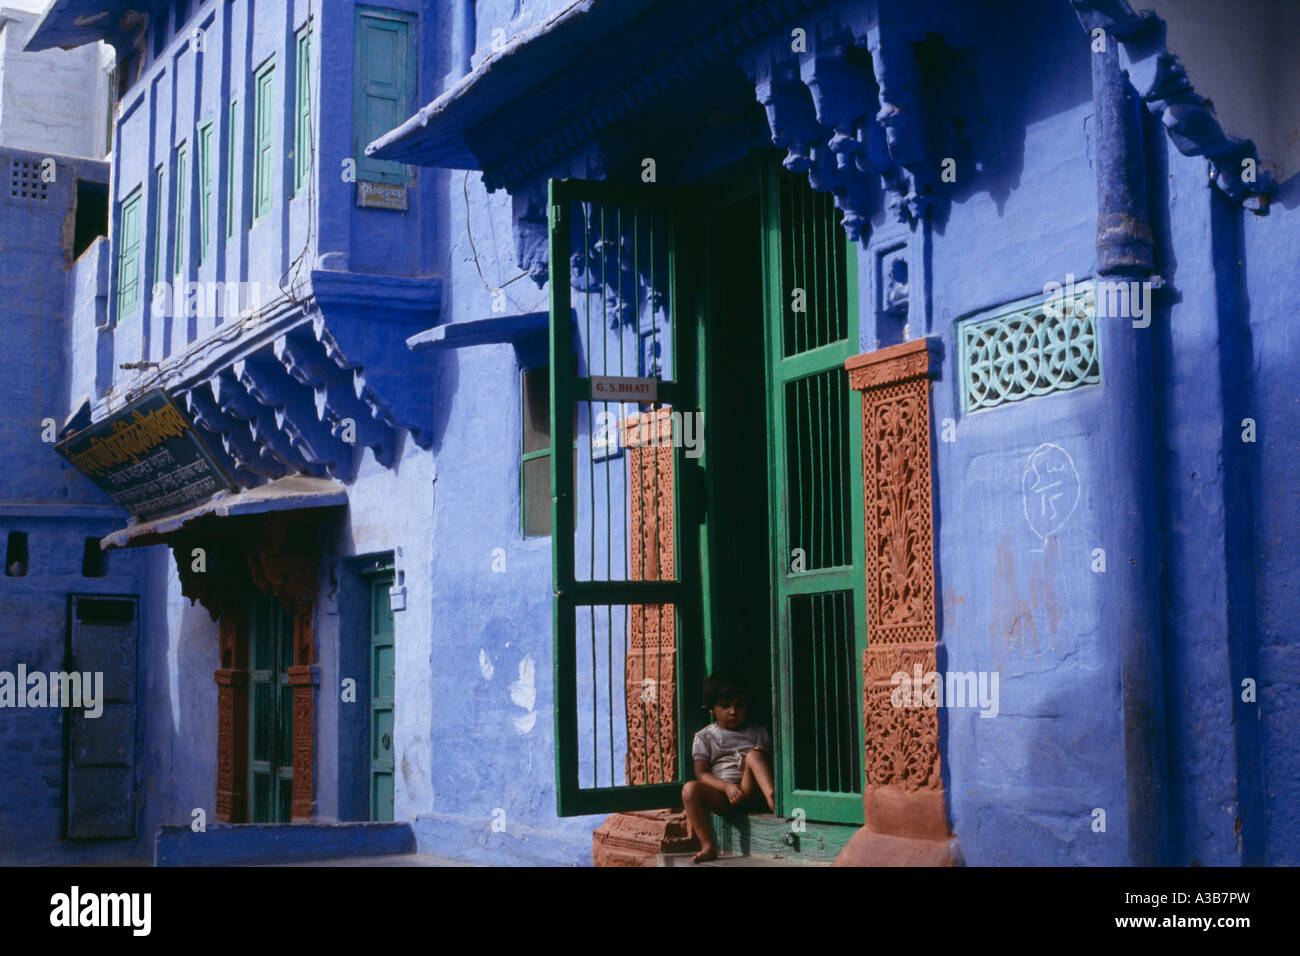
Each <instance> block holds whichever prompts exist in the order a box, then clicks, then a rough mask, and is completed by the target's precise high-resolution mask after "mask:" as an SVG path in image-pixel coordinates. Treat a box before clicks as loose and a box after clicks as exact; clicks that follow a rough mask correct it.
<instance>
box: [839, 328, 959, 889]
mask: <svg viewBox="0 0 1300 956" xmlns="http://www.w3.org/2000/svg"><path fill="white" fill-rule="evenodd" d="M931 347H932V343H931V342H930V340H927V339H918V340H914V341H911V342H904V343H902V344H899V345H894V346H890V347H889V348H885V349H881V350H879V351H876V352H870V353H868V354H865V355H858V356H854V357H853V358H851V359H849V360H848V362H846V363H845V367H846V368H847V369H848V372H849V384H850V385H851V387H852V388H854V389H855V390H857V391H860V392H862V478H863V494H864V504H865V507H864V512H863V513H864V518H865V525H866V527H865V532H866V567H867V581H866V585H867V587H866V592H867V607H866V613H867V649H866V650H865V651H864V652H863V655H862V678H863V680H862V684H863V700H862V711H863V740H864V761H865V764H866V786H865V788H864V790H863V795H862V797H863V810H864V818H865V820H866V825H865V826H864V827H863V828H862V830H860V831H858V833H856V834H855V835H854V836H853V838H852V840H850V841H849V844H848V846H846V847H845V849H844V851H843V852H842V853H841V854H840V856H839V857H838V858H837V859H836V863H837V865H850V866H851V865H859V866H861V865H889V866H897V865H900V864H912V865H945V864H952V863H955V862H956V861H957V849H956V841H955V840H953V839H952V834H951V832H950V831H949V829H948V823H947V815H946V813H945V809H944V795H943V781H942V777H941V775H940V766H939V724H938V712H937V711H936V710H935V708H933V707H924V706H901V707H900V706H895V705H894V700H893V698H892V692H893V690H894V686H895V685H894V684H893V683H892V680H891V678H892V676H893V675H894V674H895V673H897V672H899V671H902V672H904V673H906V674H908V675H909V677H910V676H912V675H914V674H915V673H916V668H918V667H919V668H920V672H921V673H922V674H928V673H931V672H933V671H936V670H937V669H938V668H937V664H936V643H937V639H938V633H937V627H936V620H935V597H934V595H935V574H934V514H933V508H934V503H933V494H932V485H931V471H930V379H931V377H932V376H933V375H934V374H935V373H936V372H937V371H938V369H937V362H936V361H933V360H932V356H931V353H930V348H931Z"/></svg>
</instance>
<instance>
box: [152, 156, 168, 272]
mask: <svg viewBox="0 0 1300 956" xmlns="http://www.w3.org/2000/svg"><path fill="white" fill-rule="evenodd" d="M165 182H166V176H165V175H164V171H163V167H162V166H161V165H159V166H158V168H157V169H155V170H154V199H153V281H154V282H162V281H163V276H164V275H165V274H166V272H167V193H166V192H164V190H165V188H166V185H165Z"/></svg>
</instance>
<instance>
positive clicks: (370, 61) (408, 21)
mask: <svg viewBox="0 0 1300 956" xmlns="http://www.w3.org/2000/svg"><path fill="white" fill-rule="evenodd" d="M414 26H415V20H414V18H412V17H410V16H408V15H406V14H402V13H398V12H396V11H393V10H378V9H373V8H369V7H364V8H363V7H358V8H357V19H356V51H355V52H356V55H355V59H354V69H355V73H354V75H353V79H352V89H353V94H352V95H353V99H352V131H353V137H352V140H353V142H352V146H353V155H354V156H355V157H356V159H357V179H359V180H361V181H363V182H373V183H406V182H410V180H411V175H410V170H409V169H408V168H407V166H406V165H405V164H404V163H395V162H391V161H389V160H381V159H374V158H372V157H369V156H367V155H366V146H367V145H369V144H370V143H371V142H373V141H374V140H376V139H378V138H379V137H380V136H382V135H383V134H384V133H387V132H388V131H389V130H390V129H393V128H394V127H396V126H400V125H401V124H402V122H403V121H405V119H406V118H407V117H408V116H409V115H410V114H411V112H412V110H411V97H412V96H413V95H414V93H415V54H414V50H413V43H414V35H415V30H414Z"/></svg>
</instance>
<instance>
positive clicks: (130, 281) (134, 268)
mask: <svg viewBox="0 0 1300 956" xmlns="http://www.w3.org/2000/svg"><path fill="white" fill-rule="evenodd" d="M141 195H142V193H141V190H140V188H139V187H136V190H135V192H133V193H131V195H130V196H128V197H127V198H126V201H125V202H123V203H122V218H121V220H120V224H119V230H118V260H117V317H118V321H121V320H122V318H123V317H124V316H126V314H127V313H128V312H130V311H131V310H132V309H134V308H135V307H136V305H138V304H139V302H140V200H141Z"/></svg>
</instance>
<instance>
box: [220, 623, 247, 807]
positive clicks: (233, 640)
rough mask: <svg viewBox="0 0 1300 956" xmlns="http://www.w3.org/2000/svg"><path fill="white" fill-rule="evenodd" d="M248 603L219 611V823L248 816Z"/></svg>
mask: <svg viewBox="0 0 1300 956" xmlns="http://www.w3.org/2000/svg"><path fill="white" fill-rule="evenodd" d="M247 631H248V607H247V605H246V604H242V603H241V604H239V605H237V606H233V607H231V608H229V609H228V610H227V612H226V613H225V614H222V615H221V667H219V668H218V669H217V672H216V674H215V675H214V676H215V677H216V681H217V812H216V819H217V820H218V821H219V822H221V823H232V822H234V821H238V820H247V819H248V747H247V746H238V743H239V742H241V741H246V740H248V641H245V640H241V639H240V635H241V634H245V633H247Z"/></svg>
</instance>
